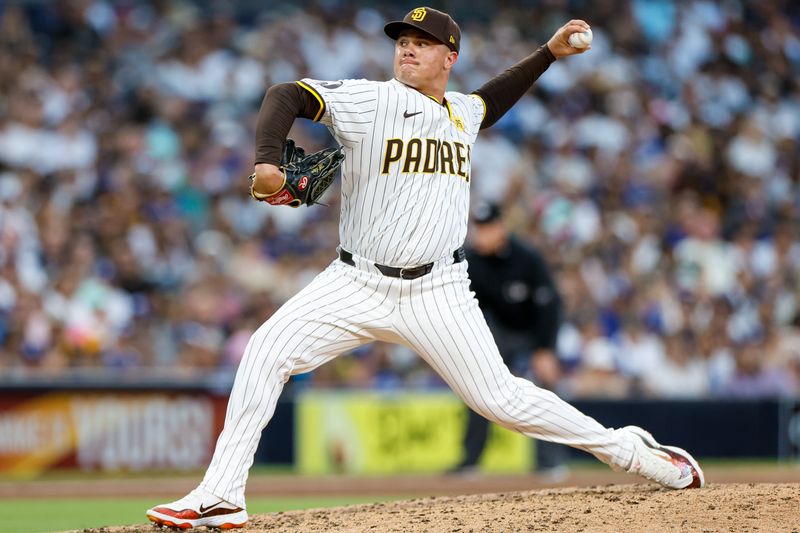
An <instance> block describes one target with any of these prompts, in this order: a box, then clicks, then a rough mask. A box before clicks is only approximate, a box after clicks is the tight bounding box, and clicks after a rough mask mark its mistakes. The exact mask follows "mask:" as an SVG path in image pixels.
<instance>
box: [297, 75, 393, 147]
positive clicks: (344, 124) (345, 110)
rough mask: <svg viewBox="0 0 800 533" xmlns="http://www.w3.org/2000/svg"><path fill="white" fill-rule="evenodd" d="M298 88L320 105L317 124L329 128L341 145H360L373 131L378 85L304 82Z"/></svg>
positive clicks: (371, 82) (368, 82)
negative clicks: (371, 130) (305, 91)
mask: <svg viewBox="0 0 800 533" xmlns="http://www.w3.org/2000/svg"><path fill="white" fill-rule="evenodd" d="M297 84H298V85H299V86H300V87H302V88H303V89H305V90H307V91H308V92H310V93H311V95H312V96H314V98H316V99H317V100H318V101H319V103H320V109H319V112H318V113H317V116H316V117H314V121H315V122H320V123H321V124H324V125H325V126H327V127H328V129H329V130H330V131H331V133H332V134H333V136H334V137H335V138H336V140H337V141H339V143H340V144H343V145H352V144H353V143H357V142H359V141H360V140H361V138H362V137H363V136H364V135H366V134H367V133H368V132H369V131H370V127H371V125H372V124H374V122H375V113H376V109H377V102H378V97H377V93H378V85H377V83H376V82H373V81H369V80H338V81H320V80H313V79H310V78H304V79H302V80H300V81H298V82H297Z"/></svg>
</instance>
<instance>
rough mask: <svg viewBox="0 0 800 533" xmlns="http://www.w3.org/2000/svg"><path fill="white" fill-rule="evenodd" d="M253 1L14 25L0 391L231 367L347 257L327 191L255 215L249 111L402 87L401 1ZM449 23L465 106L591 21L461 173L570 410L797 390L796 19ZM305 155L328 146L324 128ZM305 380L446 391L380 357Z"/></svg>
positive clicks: (611, 8)
mask: <svg viewBox="0 0 800 533" xmlns="http://www.w3.org/2000/svg"><path fill="white" fill-rule="evenodd" d="M255 4H256V3H253V2H240V3H237V2H222V1H220V2H202V3H193V2H187V1H164V0H160V1H159V0H152V1H148V2H139V1H136V2H134V1H129V0H128V1H126V0H118V1H111V0H62V1H57V2H28V3H25V2H23V3H20V4H12V5H9V4H8V3H5V4H3V5H2V6H0V376H6V377H8V376H17V377H20V378H24V377H25V376H32V375H35V376H42V375H48V376H67V375H73V374H74V373H76V372H80V371H84V370H85V371H91V372H98V371H100V372H108V373H109V374H110V375H112V376H115V375H119V374H118V373H120V372H130V373H137V372H139V373H147V372H153V373H158V374H159V375H189V376H191V375H198V374H202V373H209V372H228V371H231V369H234V368H235V367H236V365H237V363H238V361H239V359H240V358H241V355H242V352H243V349H244V346H245V344H246V342H247V339H248V338H249V335H250V334H251V333H252V332H253V331H254V330H255V328H256V327H258V326H259V325H260V324H261V323H262V322H263V321H264V320H265V319H266V318H268V317H269V316H270V315H271V314H272V313H273V312H274V311H275V309H276V308H277V307H278V306H279V305H280V304H281V303H282V302H284V301H286V299H288V298H289V297H290V296H291V295H292V294H294V293H295V292H296V291H298V290H299V289H300V288H301V287H302V286H303V285H305V284H306V283H307V282H308V281H309V280H310V279H311V278H312V277H313V276H314V275H315V274H316V273H317V272H319V271H320V270H322V269H323V268H324V267H325V266H326V265H327V264H328V263H329V262H330V261H332V260H333V259H334V257H335V247H336V245H337V244H338V226H337V222H338V205H339V204H338V198H337V192H335V191H334V192H332V193H329V194H328V195H327V197H326V198H325V200H324V201H326V203H328V204H329V207H316V206H315V207H314V208H310V209H306V208H301V209H289V208H271V207H269V206H266V205H264V204H259V203H257V202H254V201H252V200H250V198H249V196H248V194H247V190H248V185H249V182H248V180H247V178H246V177H247V176H248V175H249V174H250V172H251V171H252V165H253V154H254V149H253V140H254V128H255V122H256V117H257V114H258V109H259V106H260V103H261V100H262V98H263V95H264V92H265V90H266V88H267V87H268V86H269V85H270V84H272V83H277V82H284V81H292V80H295V79H300V78H303V77H307V76H308V77H313V78H317V79H342V78H362V77H364V78H368V79H378V80H383V79H389V78H390V77H391V75H392V74H391V65H392V60H391V56H392V44H393V43H392V42H391V41H390V40H389V39H388V38H387V37H386V36H385V35H384V34H383V30H382V28H383V24H384V23H385V22H386V21H387V20H394V19H397V18H399V17H402V16H403V15H404V14H405V12H406V11H407V10H408V8H410V7H413V6H411V5H400V6H397V5H392V4H388V3H387V4H386V5H381V4H380V3H378V4H375V3H371V4H370V5H369V6H367V5H360V4H359V3H357V2H356V3H353V2H344V1H336V0H331V1H319V2H312V3H311V4H310V5H305V6H303V7H302V9H301V8H300V7H299V6H297V5H295V3H290V2H286V3H281V2H261V3H260V4H264V5H263V6H256V5H255ZM519 4H524V7H518V6H519ZM438 7H441V8H442V9H445V10H448V11H450V12H451V13H452V14H453V15H454V17H455V18H456V20H458V21H459V22H460V23H461V27H462V33H463V35H464V37H463V40H462V50H461V54H460V57H459V60H458V64H457V65H456V67H455V69H454V73H453V76H452V77H451V88H452V89H453V90H459V91H462V92H469V91H471V90H474V89H476V88H478V87H479V86H480V85H481V84H482V83H483V82H484V81H485V80H487V79H488V78H490V77H491V76H493V75H495V74H497V73H499V72H500V71H501V70H502V69H504V68H506V67H508V66H510V65H512V64H513V63H515V62H516V61H518V60H519V59H521V58H523V57H524V56H526V55H527V54H529V53H530V52H531V51H533V50H534V49H535V48H536V47H537V46H539V44H541V43H543V42H545V41H546V40H547V39H548V38H549V36H550V35H552V33H553V32H554V31H555V29H556V28H557V27H558V26H560V25H561V24H563V23H564V22H566V21H567V20H569V19H570V18H573V17H574V18H583V19H585V20H587V21H588V22H589V23H590V24H591V25H592V27H593V31H594V42H593V44H592V50H591V51H590V52H589V53H588V54H585V55H583V56H578V57H572V58H569V59H566V60H564V61H559V62H557V63H555V64H553V65H552V66H551V67H550V69H549V70H548V71H547V72H546V73H545V74H544V75H543V76H542V78H541V79H540V80H539V82H538V83H537V84H536V86H535V88H534V89H533V90H532V91H531V92H529V93H528V94H527V95H526V96H525V97H523V99H522V100H521V101H520V102H519V103H518V104H517V105H516V106H515V107H514V108H513V109H512V110H511V111H510V112H509V113H508V114H507V115H506V116H505V117H504V118H503V119H502V120H501V121H500V122H499V123H498V124H497V125H496V126H494V127H493V128H491V129H490V130H487V131H485V132H483V133H482V134H481V136H480V137H479V140H478V143H477V144H476V146H475V148H474V150H473V154H472V167H473V170H472V172H473V179H472V184H473V185H472V187H473V190H472V194H473V197H474V198H484V199H487V200H492V201H496V202H501V203H502V204H504V205H505V206H507V208H506V212H507V216H508V223H509V224H510V226H511V227H512V228H513V229H514V231H515V232H516V233H517V234H518V235H519V236H520V237H521V238H523V239H524V240H525V241H527V242H529V243H531V244H532V245H534V246H536V247H538V249H540V250H541V251H542V252H543V253H544V254H545V256H546V257H547V258H548V259H549V261H550V264H551V265H552V267H553V270H554V273H555V277H556V279H557V283H558V286H559V289H560V291H561V293H562V297H563V299H564V304H565V308H564V322H563V326H562V327H561V330H560V332H559V341H558V357H559V361H560V364H561V368H560V369H559V372H560V375H561V378H560V380H559V384H558V386H557V387H556V388H557V390H558V392H560V393H561V394H563V395H565V396H567V397H606V398H623V397H631V396H646V397H664V398H702V397H770V396H786V395H795V396H797V395H800V157H798V153H799V150H798V141H800V76H798V75H797V73H798V72H800V6H798V4H797V3H796V2H792V1H790V0H782V1H773V2H760V1H755V0H753V1H744V0H724V1H722V0H720V1H718V2H712V1H706V0H687V1H678V0H630V1H621V0H619V1H618V0H605V1H593V2H579V1H573V2H570V1H566V0H547V1H545V0H543V1H541V2H532V1H528V2H518V3H515V2H510V1H499V2H495V3H492V4H491V6H485V5H484V3H480V2H478V3H469V2H464V3H461V2H450V3H443V4H441V5H439V6H438ZM489 8H491V10H489ZM291 137H293V138H294V139H295V140H296V141H297V143H298V144H299V145H301V146H304V147H305V148H306V149H307V150H314V149H319V148H322V147H324V146H326V145H328V144H329V143H330V142H331V140H330V136H329V134H328V133H327V131H326V130H325V129H324V128H322V127H320V126H319V125H315V124H311V123H310V122H309V121H298V123H297V124H296V125H295V127H294V128H293V130H292V132H291ZM531 377H532V378H533V379H534V380H535V379H536V375H535V372H534V373H533V374H532V375H531ZM297 383H298V385H299V384H303V385H304V386H320V387H340V386H353V387H379V388H393V387H437V386H443V384H442V382H441V381H440V380H439V379H438V378H437V376H436V375H435V374H434V373H433V372H432V370H431V369H430V368H429V367H427V366H426V365H425V363H424V362H422V361H421V359H419V358H418V357H416V356H415V355H414V354H412V353H409V352H408V351H407V350H405V349H403V348H400V347H395V346H389V345H384V344H373V345H370V346H367V347H364V348H362V349H359V350H357V351H356V352H354V353H351V354H346V355H345V356H342V357H340V358H339V359H337V360H336V361H334V362H332V363H329V364H328V365H326V366H323V367H321V368H320V369H318V370H316V371H315V372H313V373H311V374H310V375H307V376H302V377H298V379H297Z"/></svg>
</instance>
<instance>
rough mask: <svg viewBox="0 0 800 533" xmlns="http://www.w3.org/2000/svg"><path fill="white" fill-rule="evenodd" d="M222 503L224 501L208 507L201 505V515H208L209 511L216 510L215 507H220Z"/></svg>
mask: <svg viewBox="0 0 800 533" xmlns="http://www.w3.org/2000/svg"><path fill="white" fill-rule="evenodd" d="M221 503H222V500H220V501H218V502H217V503H215V504H214V505H209V506H208V507H203V504H202V503H201V504H200V514H205V513H207V512H208V511H210V510H211V509H213V508H214V507H216V506H217V505H220V504H221Z"/></svg>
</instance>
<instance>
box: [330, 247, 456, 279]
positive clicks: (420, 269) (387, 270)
mask: <svg viewBox="0 0 800 533" xmlns="http://www.w3.org/2000/svg"><path fill="white" fill-rule="evenodd" d="M465 258H466V254H465V253H464V248H463V247H461V248H459V249H458V250H456V251H455V252H453V263H460V262H461V261H463V260H464V259H465ZM339 259H340V260H341V261H342V263H346V264H348V265H350V266H356V262H355V261H353V254H351V253H350V252H348V251H347V250H343V249H342V248H339ZM373 265H375V268H377V269H378V270H380V271H381V274H383V275H384V276H389V277H392V278H400V279H417V278H421V277H422V276H424V275H425V274H428V273H430V271H431V270H433V263H428V264H425V265H420V266H415V267H403V268H400V267H392V266H387V265H381V264H379V263H373Z"/></svg>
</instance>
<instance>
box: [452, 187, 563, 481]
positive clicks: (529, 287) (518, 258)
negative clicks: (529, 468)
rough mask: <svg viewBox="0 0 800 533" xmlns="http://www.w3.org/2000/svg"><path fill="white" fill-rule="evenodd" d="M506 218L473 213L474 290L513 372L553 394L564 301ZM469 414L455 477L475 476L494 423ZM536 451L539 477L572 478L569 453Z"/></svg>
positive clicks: (552, 448) (493, 208) (544, 446)
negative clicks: (559, 328) (515, 234)
mask: <svg viewBox="0 0 800 533" xmlns="http://www.w3.org/2000/svg"><path fill="white" fill-rule="evenodd" d="M502 215H503V213H502V212H501V210H500V207H499V206H498V205H497V204H494V203H485V202H482V203H479V204H477V205H476V206H475V207H474V209H473V211H472V221H473V223H474V225H473V231H472V232H471V234H470V238H469V240H468V244H467V247H466V256H467V261H468V265H469V277H470V280H471V281H472V285H471V288H472V290H473V291H475V295H476V297H477V298H478V304H479V305H480V308H481V310H482V311H483V314H484V316H485V317H486V322H487V323H488V324H489V328H490V329H491V330H492V333H493V335H494V339H495V341H496V342H497V347H498V348H499V349H500V354H501V355H502V357H503V360H504V361H505V363H506V365H507V366H508V368H509V369H510V370H511V372H512V373H514V375H517V376H525V377H528V378H529V379H532V381H533V382H534V383H536V384H537V385H538V386H540V387H543V388H545V389H552V388H554V387H555V386H556V384H557V382H558V380H559V378H560V377H561V376H560V367H559V363H558V359H557V358H556V355H555V346H556V336H557V334H558V327H559V320H560V315H561V300H560V298H559V296H558V292H557V290H556V286H555V283H554V282H553V277H552V276H551V274H550V272H549V270H548V268H547V265H546V264H545V261H544V259H543V258H542V256H541V255H540V254H539V253H538V252H537V251H536V250H534V249H533V248H531V247H529V246H526V245H525V244H523V243H522V242H520V240H519V239H518V238H516V237H515V236H514V235H512V234H511V233H510V232H509V230H508V228H507V227H506V225H505V223H504V221H503V217H502ZM468 413H469V418H468V422H467V430H466V433H465V434H464V441H463V448H464V450H463V452H464V457H463V459H462V461H461V463H459V464H458V465H457V466H456V467H455V468H454V469H453V470H452V471H451V472H453V473H467V472H471V471H474V470H475V469H476V465H477V462H478V459H479V458H480V456H481V453H483V449H484V447H485V445H486V439H487V436H488V433H489V421H488V420H486V419H485V418H483V417H482V416H480V415H479V414H477V413H475V412H474V411H472V410H471V409H469V410H468ZM536 450H537V453H536V470H537V471H540V472H542V473H548V474H551V475H553V476H554V477H562V476H563V475H564V474H565V473H566V466H565V464H564V463H565V462H566V457H567V451H568V450H567V449H566V448H564V447H563V446H561V445H559V444H554V443H550V442H543V441H537V443H536Z"/></svg>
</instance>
